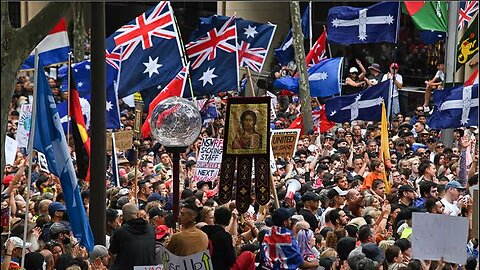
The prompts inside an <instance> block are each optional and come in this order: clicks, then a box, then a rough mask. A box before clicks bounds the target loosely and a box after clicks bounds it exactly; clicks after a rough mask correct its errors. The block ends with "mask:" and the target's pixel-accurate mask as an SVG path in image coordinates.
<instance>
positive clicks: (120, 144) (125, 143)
mask: <svg viewBox="0 0 480 270" xmlns="http://www.w3.org/2000/svg"><path fill="white" fill-rule="evenodd" d="M132 144H133V130H124V131H117V132H115V147H116V148H117V151H126V150H128V149H132ZM107 151H112V133H111V132H108V133H107Z"/></svg>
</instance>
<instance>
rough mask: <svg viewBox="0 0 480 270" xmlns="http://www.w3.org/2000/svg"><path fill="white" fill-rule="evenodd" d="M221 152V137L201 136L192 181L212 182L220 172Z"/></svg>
mask: <svg viewBox="0 0 480 270" xmlns="http://www.w3.org/2000/svg"><path fill="white" fill-rule="evenodd" d="M222 154H223V139H215V138H203V139H202V145H201V146H200V150H199V152H198V158H197V167H196V168H195V175H194V176H193V182H195V183H196V182H198V181H204V182H213V181H215V178H217V176H218V173H219V172H220V166H221V164H222Z"/></svg>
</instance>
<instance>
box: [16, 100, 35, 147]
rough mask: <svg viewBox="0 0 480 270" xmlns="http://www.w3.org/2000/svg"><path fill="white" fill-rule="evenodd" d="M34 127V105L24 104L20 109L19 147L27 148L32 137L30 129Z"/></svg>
mask: <svg viewBox="0 0 480 270" xmlns="http://www.w3.org/2000/svg"><path fill="white" fill-rule="evenodd" d="M31 126H32V104H23V105H22V107H21V108H20V116H19V118H18V127H17V135H16V136H17V143H18V147H25V148H26V147H27V145H28V138H29V137H30V127H31Z"/></svg>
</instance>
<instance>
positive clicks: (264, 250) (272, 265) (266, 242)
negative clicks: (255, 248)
mask: <svg viewBox="0 0 480 270" xmlns="http://www.w3.org/2000/svg"><path fill="white" fill-rule="evenodd" d="M260 250H261V255H262V259H263V260H264V262H265V266H267V267H268V269H298V268H299V267H300V266H301V265H302V263H303V258H302V255H301V254H300V248H299V247H298V243H297V240H295V237H294V236H293V233H292V231H290V230H289V229H287V228H284V227H278V226H272V228H271V229H270V230H269V231H267V233H266V234H265V237H264V238H263V242H262V247H261V249H260Z"/></svg>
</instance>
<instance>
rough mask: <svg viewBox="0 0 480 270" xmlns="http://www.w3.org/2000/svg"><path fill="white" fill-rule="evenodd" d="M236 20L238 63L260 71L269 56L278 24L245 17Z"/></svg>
mask: <svg viewBox="0 0 480 270" xmlns="http://www.w3.org/2000/svg"><path fill="white" fill-rule="evenodd" d="M235 22H236V24H237V41H238V63H239V65H240V66H241V67H249V68H250V69H251V70H253V71H255V72H258V73H259V72H261V71H262V68H263V64H264V63H265V59H266V58H267V54H268V49H269V48H270V44H271V43H272V39H273V35H274V33H275V29H276V28H277V26H276V25H274V24H270V23H267V24H261V23H257V22H252V21H247V20H243V19H237V20H235Z"/></svg>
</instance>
